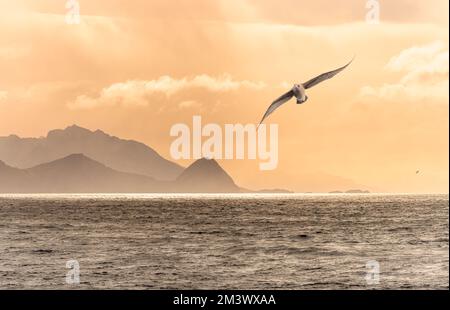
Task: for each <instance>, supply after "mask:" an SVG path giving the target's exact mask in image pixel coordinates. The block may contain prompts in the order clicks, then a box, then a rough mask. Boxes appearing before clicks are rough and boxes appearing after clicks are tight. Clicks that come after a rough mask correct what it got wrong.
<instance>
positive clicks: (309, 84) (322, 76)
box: [303, 59, 353, 89]
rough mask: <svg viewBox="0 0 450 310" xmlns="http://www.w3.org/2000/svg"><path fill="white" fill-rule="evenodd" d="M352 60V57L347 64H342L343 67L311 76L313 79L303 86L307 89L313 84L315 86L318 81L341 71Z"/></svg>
mask: <svg viewBox="0 0 450 310" xmlns="http://www.w3.org/2000/svg"><path fill="white" fill-rule="evenodd" d="M352 62H353V59H352V60H350V62H349V63H348V64H346V65H345V66H343V67H341V68H339V69H336V70H333V71H330V72H327V73H323V74H321V75H319V76H316V77H315V78H313V79H311V80H309V81H308V82H306V83H304V84H303V87H304V88H305V89H308V88H311V87H313V86H316V85H317V84H319V83H321V82H323V81H325V80H328V79H331V78H332V77H334V76H335V75H336V74H338V73H339V72H341V71H342V70H344V69H345V68H347V67H348V66H349V65H350V64H351V63H352Z"/></svg>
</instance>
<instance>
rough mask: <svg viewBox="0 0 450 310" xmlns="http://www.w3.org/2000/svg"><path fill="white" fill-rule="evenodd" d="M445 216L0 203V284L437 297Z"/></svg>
mask: <svg viewBox="0 0 450 310" xmlns="http://www.w3.org/2000/svg"><path fill="white" fill-rule="evenodd" d="M448 216H449V197H448V195H381V194H380V195H379V194H361V195H359V194H336V195H334V194H324V195H319V194H258V195H254V194H243V195H240V194H236V195H234V194H230V195H222V194H217V195H215V194H209V195H182V194H180V195H155V194H152V195H100V194H99V195H0V232H1V233H0V288H2V289H448V288H449V247H448V245H449V243H448V232H449V230H448V229H449V225H448V224H449V217H448ZM70 261H71V262H72V263H69V265H67V262H70ZM73 262H76V264H77V267H79V273H78V269H77V270H75V269H74V268H72V267H73V266H74V265H73ZM70 264H72V265H70ZM73 272H76V273H77V275H78V274H79V284H78V283H77V281H75V282H74V281H72V282H71V281H70V280H71V279H75V277H72V276H73Z"/></svg>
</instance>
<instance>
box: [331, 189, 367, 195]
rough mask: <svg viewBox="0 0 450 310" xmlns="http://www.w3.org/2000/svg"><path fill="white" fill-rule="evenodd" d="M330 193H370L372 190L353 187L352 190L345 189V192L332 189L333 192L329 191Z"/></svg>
mask: <svg viewBox="0 0 450 310" xmlns="http://www.w3.org/2000/svg"><path fill="white" fill-rule="evenodd" d="M329 193H330V194H369V193H370V191H368V190H361V189H351V190H348V191H345V192H343V191H332V192H329Z"/></svg>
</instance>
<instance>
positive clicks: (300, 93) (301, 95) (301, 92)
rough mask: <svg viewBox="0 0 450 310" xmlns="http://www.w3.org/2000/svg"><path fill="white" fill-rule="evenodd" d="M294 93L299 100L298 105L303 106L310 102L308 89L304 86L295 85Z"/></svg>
mask: <svg viewBox="0 0 450 310" xmlns="http://www.w3.org/2000/svg"><path fill="white" fill-rule="evenodd" d="M292 92H293V93H294V96H295V98H297V104H302V103H304V102H306V100H308V96H306V89H305V87H303V85H302V84H295V85H294V87H293V88H292Z"/></svg>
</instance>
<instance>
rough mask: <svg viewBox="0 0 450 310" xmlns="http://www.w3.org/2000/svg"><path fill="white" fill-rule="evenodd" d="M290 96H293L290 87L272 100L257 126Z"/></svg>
mask: <svg viewBox="0 0 450 310" xmlns="http://www.w3.org/2000/svg"><path fill="white" fill-rule="evenodd" d="M292 97H294V91H293V90H292V89H291V90H290V91H288V92H287V93H285V94H284V95H283V96H281V97H280V98H278V99H277V100H275V101H274V102H272V104H271V105H270V106H269V108H268V109H267V111H266V113H265V114H264V116H263V118H262V119H261V122H259V125H258V128H259V126H261V124H262V122H264V120H265V119H266V118H267V117H268V116H269V115H270V114H272V112H273V111H275V110H276V109H278V108H279V107H280V106H281V105H282V104H283V103H285V102H287V101H289V100H290V99H291V98H292Z"/></svg>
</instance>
